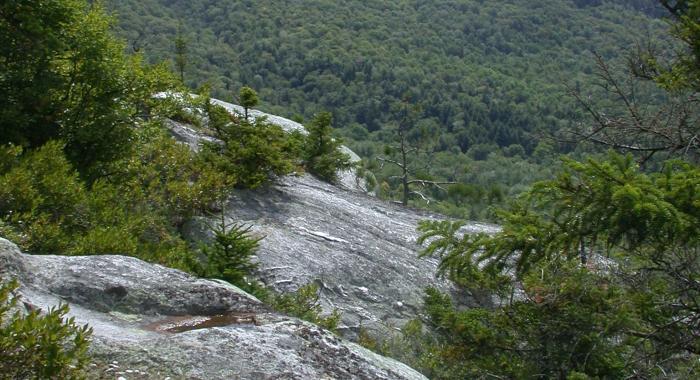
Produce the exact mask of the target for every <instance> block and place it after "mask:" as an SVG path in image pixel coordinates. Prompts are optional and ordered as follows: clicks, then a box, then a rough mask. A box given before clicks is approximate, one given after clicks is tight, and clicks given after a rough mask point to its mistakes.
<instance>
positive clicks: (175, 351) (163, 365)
mask: <svg viewBox="0 0 700 380" xmlns="http://www.w3.org/2000/svg"><path fill="white" fill-rule="evenodd" d="M0 277H1V278H2V279H4V280H7V279H9V278H17V279H18V280H19V281H20V288H19V295H20V297H22V301H23V302H22V305H24V307H26V308H28V309H29V308H40V309H42V310H47V309H48V308H50V307H52V306H56V305H58V304H59V303H62V302H63V303H68V304H69V306H70V312H69V316H70V317H74V318H75V321H76V322H77V323H79V324H89V325H90V326H91V327H92V328H93V330H94V333H93V338H92V342H91V345H90V351H89V352H90V354H91V355H92V357H93V362H94V363H93V364H92V365H91V367H90V371H91V374H90V377H98V378H124V379H155V378H160V379H163V378H167V377H170V378H172V379H175V378H186V379H225V378H236V379H424V377H423V376H422V375H420V374H419V373H417V372H416V371H414V370H412V369H411V368H409V367H407V366H406V365H404V364H401V363H399V362H397V361H395V360H392V359H388V358H384V357H382V356H379V355H377V354H374V353H372V352H370V351H368V350H366V349H364V348H362V347H360V346H357V345H355V344H353V343H350V342H347V341H345V340H343V339H341V338H339V337H338V336H336V335H334V334H332V333H331V332H329V331H326V330H324V329H322V328H319V327H317V326H315V325H313V324H310V323H308V322H304V321H301V320H298V319H295V318H291V317H287V316H283V315H278V314H275V313H272V312H271V311H270V310H269V309H268V308H267V307H265V305H263V304H261V303H260V302H259V301H258V300H257V299H255V298H254V297H252V296H250V295H248V294H247V293H245V292H243V291H241V290H239V289H237V288H236V287H234V286H231V285H228V284H226V283H222V282H217V281H209V280H203V279H199V278H195V277H192V276H190V275H188V274H185V273H183V272H180V271H177V270H173V269H168V268H165V267H162V266H159V265H152V264H148V263H146V262H143V261H141V260H138V259H134V258H129V257H123V256H84V257H69V256H31V255H25V254H22V253H20V251H19V249H18V248H17V247H16V246H15V245H14V244H12V243H10V242H9V241H7V240H5V239H2V238H0Z"/></svg>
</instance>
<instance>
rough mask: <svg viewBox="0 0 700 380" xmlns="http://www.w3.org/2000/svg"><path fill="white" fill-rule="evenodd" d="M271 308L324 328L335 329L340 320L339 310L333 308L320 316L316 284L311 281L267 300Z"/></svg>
mask: <svg viewBox="0 0 700 380" xmlns="http://www.w3.org/2000/svg"><path fill="white" fill-rule="evenodd" d="M268 303H269V304H270V305H271V306H272V308H273V309H275V310H277V311H279V312H282V313H285V314H287V315H291V316H293V317H297V318H299V319H303V320H305V321H309V322H311V323H315V324H317V325H319V326H321V327H323V328H325V329H328V330H331V331H336V329H337V328H338V323H339V322H340V312H339V311H338V310H337V309H335V310H333V312H332V313H331V314H330V315H328V316H325V317H324V316H321V304H320V302H319V287H318V284H316V283H314V282H311V283H309V284H306V285H304V286H302V287H300V288H299V289H297V291H296V292H293V293H284V294H277V295H274V296H273V297H272V299H270V300H268Z"/></svg>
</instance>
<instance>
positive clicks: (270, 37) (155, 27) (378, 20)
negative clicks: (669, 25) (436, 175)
mask: <svg viewBox="0 0 700 380" xmlns="http://www.w3.org/2000/svg"><path fill="white" fill-rule="evenodd" d="M653 4H655V2H654V1H652V0H641V1H624V2H617V1H582V0H579V1H567V0H558V1H545V0H533V1H527V2H524V1H519V0H509V1H499V2H483V1H475V0H452V1H440V2H421V1H392V2H386V1H359V0H351V1H342V2H340V1H328V0H303V1H288V0H272V1H265V2H252V1H223V0H198V1H183V0H139V1H136V0H125V1H108V2H107V5H108V6H110V7H111V8H112V9H113V10H114V11H115V12H116V13H117V15H118V17H119V22H120V23H119V28H120V30H121V34H122V35H123V36H124V37H125V38H127V39H128V40H129V41H130V42H131V43H132V44H133V45H135V46H136V47H137V48H140V49H142V50H143V51H144V52H145V53H146V55H147V56H148V57H149V58H150V59H152V60H154V61H158V60H163V59H166V60H169V59H172V58H173V55H174V54H173V50H174V48H173V41H174V38H175V34H176V31H177V28H178V21H181V22H182V28H183V30H184V36H185V38H186V39H187V41H188V42H189V43H188V49H189V54H188V57H189V66H188V67H187V68H186V82H187V83H188V84H190V85H192V86H199V85H201V84H203V83H204V82H208V83H209V84H210V85H211V87H212V89H213V93H214V95H215V96H218V97H220V98H223V99H230V97H231V96H232V94H233V93H235V92H236V91H237V89H238V88H239V87H240V86H241V85H243V84H248V85H251V86H253V87H254V88H256V89H257V90H258V91H259V92H260V94H261V98H262V99H263V101H264V102H265V103H264V105H263V108H264V109H266V110H268V111H271V112H273V113H277V114H282V115H287V116H290V115H293V114H300V115H303V116H304V117H306V118H308V117H310V116H311V115H312V114H313V113H315V112H317V111H319V110H321V109H326V110H330V111H332V112H333V113H334V117H335V121H336V124H337V125H340V126H343V127H344V128H347V129H348V130H350V131H352V133H348V134H349V135H350V136H355V137H357V138H359V139H363V138H364V137H363V136H365V134H366V131H375V130H378V129H381V128H382V127H383V126H385V125H386V124H387V123H389V122H391V121H395V120H394V119H395V116H394V114H393V112H392V104H394V103H396V102H398V101H400V100H402V99H405V98H410V101H412V102H420V103H422V104H423V106H424V111H425V112H424V115H423V117H424V119H425V120H426V121H425V122H426V123H428V124H431V125H435V126H438V127H439V129H440V131H441V133H442V138H441V142H440V147H441V148H442V149H449V148H451V147H453V146H458V147H459V148H460V149H461V150H462V151H466V150H467V149H469V148H470V147H472V146H474V145H475V144H479V143H496V144H498V145H500V146H503V147H505V146H508V145H511V144H520V145H522V146H523V147H524V148H525V150H526V151H527V152H528V153H529V152H531V151H532V149H533V148H534V147H535V145H536V144H537V137H536V135H535V134H534V132H536V131H545V130H553V129H557V128H560V127H562V126H564V125H567V124H568V123H569V122H571V120H572V119H575V118H576V117H577V112H576V111H575V109H574V107H573V106H572V104H571V102H570V101H567V100H566V99H565V98H563V96H562V95H563V94H564V89H563V86H562V84H561V83H562V82H563V81H567V82H569V83H572V84H574V85H576V84H578V85H584V86H585V85H586V84H587V83H590V81H591V80H592V75H593V72H594V68H593V62H592V59H591V54H592V52H593V51H597V52H599V53H601V54H602V55H603V56H604V57H606V58H608V59H612V60H615V59H620V58H622V57H624V55H625V49H627V48H629V47H631V46H632V45H633V44H634V42H635V41H636V39H637V38H639V37H640V36H643V35H645V34H647V33H649V34H651V35H655V34H658V33H656V32H657V31H659V30H661V29H663V28H664V24H663V22H661V21H659V20H656V19H652V18H650V16H648V13H653V12H654V11H656V8H654V6H653Z"/></svg>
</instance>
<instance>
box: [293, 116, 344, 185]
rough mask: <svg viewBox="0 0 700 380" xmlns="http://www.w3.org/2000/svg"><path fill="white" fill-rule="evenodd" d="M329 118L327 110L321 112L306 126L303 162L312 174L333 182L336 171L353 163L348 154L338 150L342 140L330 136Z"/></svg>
mask: <svg viewBox="0 0 700 380" xmlns="http://www.w3.org/2000/svg"><path fill="white" fill-rule="evenodd" d="M331 118H332V115H331V114H330V113H329V112H321V113H319V114H318V115H316V116H315V117H314V119H313V121H312V122H311V124H309V125H307V126H306V129H307V130H308V132H309V134H308V135H307V136H306V139H305V140H306V141H305V144H304V162H305V166H306V168H307V169H308V170H309V172H311V173H312V174H314V175H316V176H318V177H319V178H321V179H323V180H325V181H328V182H335V181H336V180H337V179H338V178H337V177H338V171H339V170H348V169H350V168H352V167H353V163H352V162H351V161H350V156H348V155H347V154H346V153H343V152H342V151H340V147H341V145H342V141H341V140H340V139H336V138H333V136H332V134H333V128H332V127H331Z"/></svg>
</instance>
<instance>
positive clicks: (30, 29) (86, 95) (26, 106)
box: [0, 0, 169, 180]
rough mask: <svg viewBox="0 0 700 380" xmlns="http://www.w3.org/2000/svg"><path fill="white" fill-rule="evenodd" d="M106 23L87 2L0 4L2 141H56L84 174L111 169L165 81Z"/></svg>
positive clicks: (26, 144) (33, 144)
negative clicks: (133, 54) (129, 54)
mask: <svg viewBox="0 0 700 380" xmlns="http://www.w3.org/2000/svg"><path fill="white" fill-rule="evenodd" d="M110 24H111V20H110V19H109V18H108V17H107V16H106V15H105V13H104V12H103V10H102V9H101V8H100V7H99V6H98V5H88V4H87V2H85V1H78V0H61V1H49V2H40V1H29V2H26V1H5V2H3V3H2V5H1V6H0V45H1V46H2V47H1V48H0V62H2V72H3V75H2V76H0V144H7V143H14V144H18V145H21V146H24V147H30V148H33V147H38V146H40V145H42V144H44V143H46V142H47V141H49V140H51V139H58V138H60V139H62V140H63V141H64V142H65V147H64V150H65V152H66V154H67V157H68V158H69V159H70V161H71V162H72V163H74V164H75V165H76V167H77V168H78V169H79V170H80V172H81V174H83V175H84V176H85V177H86V178H89V179H91V180H94V179H96V178H99V177H102V176H104V175H105V174H107V173H108V172H110V171H111V169H110V168H109V163H110V162H111V161H113V160H115V159H117V158H119V157H120V156H121V155H123V154H124V153H125V152H126V151H128V149H129V147H130V139H131V138H132V126H133V122H134V120H135V119H137V118H139V117H141V116H142V115H143V114H144V113H146V112H148V109H147V105H148V104H150V103H152V101H151V100H149V97H150V95H152V94H153V93H154V92H156V91H158V90H161V89H164V88H165V87H164V86H165V85H166V83H167V82H169V79H168V78H167V75H165V74H164V73H163V72H162V71H160V72H158V71H159V70H161V69H160V68H144V67H142V65H141V61H140V58H139V57H138V56H136V57H126V56H125V55H124V53H123V51H124V46H123V44H122V43H121V42H120V41H118V40H117V39H115V38H114V37H113V36H112V35H111V34H110V32H109V28H110ZM156 72H157V73H156ZM151 74H155V75H151ZM147 76H150V77H149V78H147Z"/></svg>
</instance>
